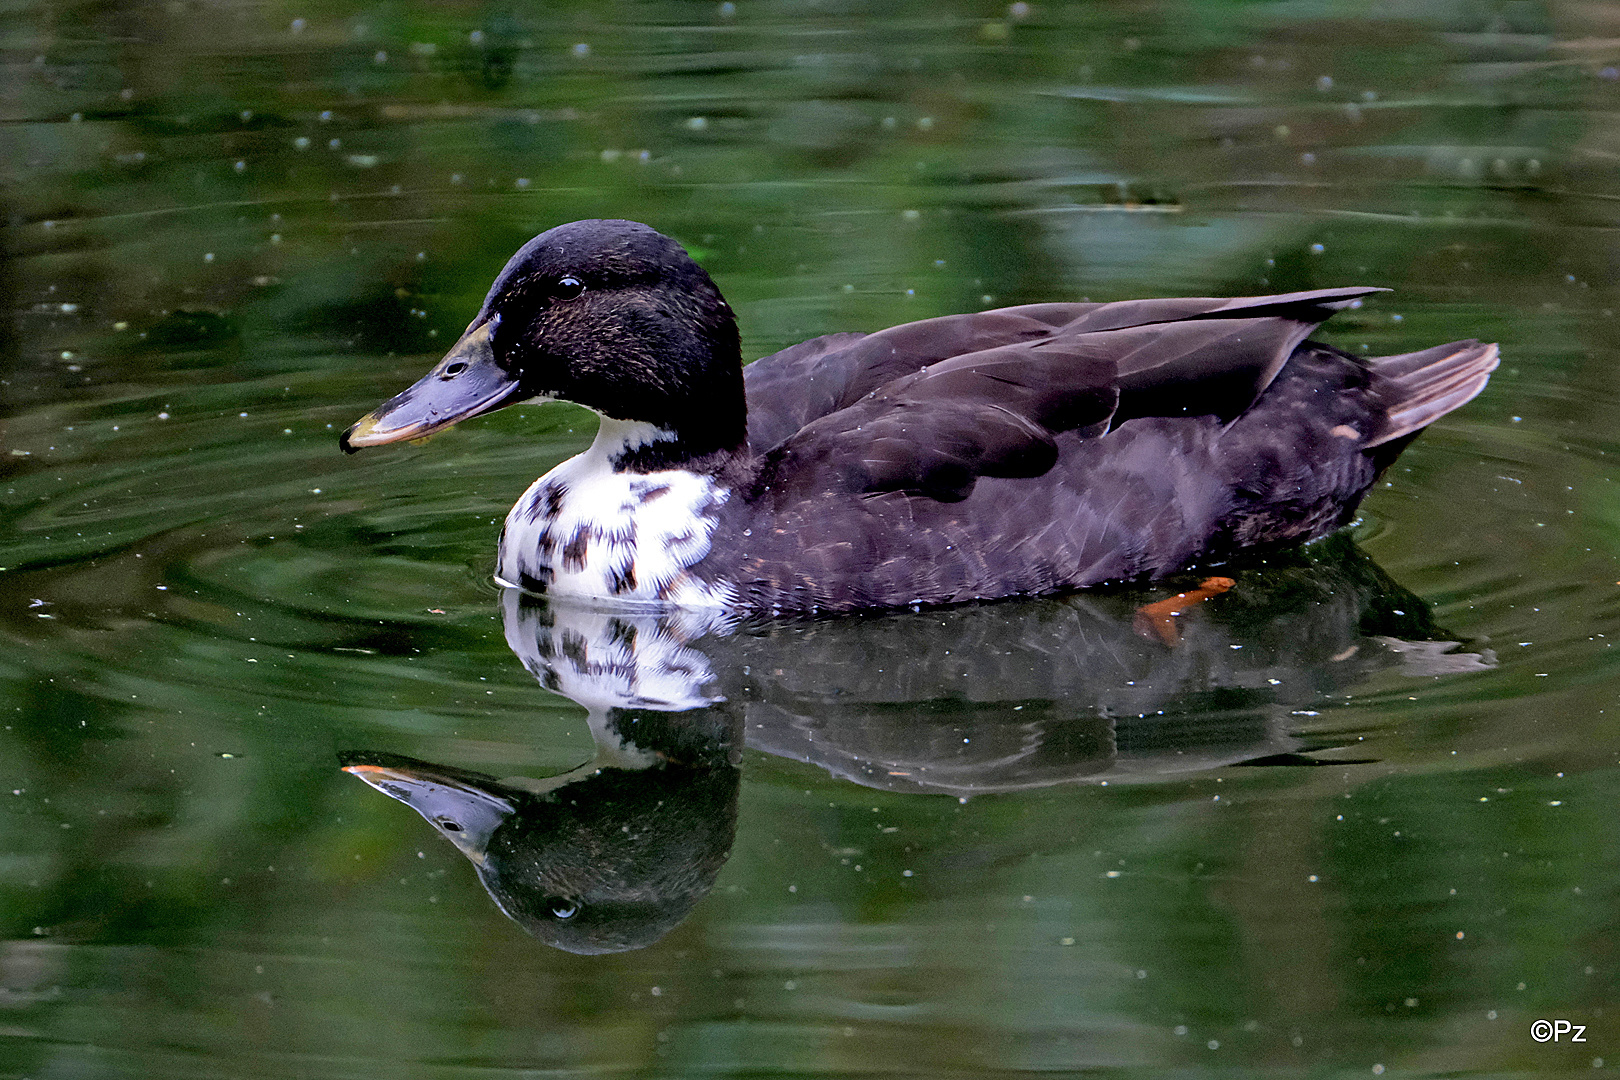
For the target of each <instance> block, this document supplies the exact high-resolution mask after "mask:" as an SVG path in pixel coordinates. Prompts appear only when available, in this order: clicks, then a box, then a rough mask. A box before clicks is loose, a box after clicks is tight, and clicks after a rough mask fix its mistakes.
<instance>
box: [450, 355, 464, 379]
mask: <svg viewBox="0 0 1620 1080" xmlns="http://www.w3.org/2000/svg"><path fill="white" fill-rule="evenodd" d="M466 370H467V361H465V360H457V361H455V362H454V363H449V364H446V365H444V375H445V378H447V379H453V378H455V377H456V376H457V375H460V374H461V373H462V372H463V371H466Z"/></svg>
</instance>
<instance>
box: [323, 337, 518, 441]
mask: <svg viewBox="0 0 1620 1080" xmlns="http://www.w3.org/2000/svg"><path fill="white" fill-rule="evenodd" d="M496 322H497V320H496V319H490V320H488V321H486V322H484V323H481V324H480V325H479V326H477V327H474V328H473V329H470V330H468V331H467V332H466V333H465V334H463V335H462V337H461V340H460V341H458V342H456V344H455V347H454V348H452V349H451V350H450V352H449V353H448V354H446V356H445V358H444V359H443V360H440V361H439V362H438V364H436V365H434V368H433V370H432V371H430V372H428V373H427V374H426V375H424V376H422V378H421V379H419V380H417V382H416V383H415V384H414V385H412V386H410V387H409V388H407V389H406V390H405V391H403V392H402V393H400V394H396V395H395V396H394V397H391V398H389V399H388V400H387V401H385V402H383V403H382V404H381V405H379V406H377V408H376V409H374V410H373V411H372V412H371V413H370V415H368V416H364V417H362V418H361V419H360V422H359V423H357V424H355V425H354V426H353V427H351V428H350V429H349V430H348V431H345V432H344V433H343V437H342V438H341V439H340V440H339V441H338V442H339V445H341V446H342V447H343V449H344V451H345V452H347V453H350V454H352V453H354V452H355V451H356V450H358V449H360V448H361V447H362V446H382V445H383V444H384V443H393V442H404V441H405V440H407V439H422V438H426V437H427V436H429V435H432V434H433V433H434V432H436V431H442V430H444V429H445V428H447V427H449V426H450V425H451V424H454V423H458V422H459V421H462V420H466V419H468V418H469V417H473V416H478V415H480V414H482V413H487V412H491V411H493V410H495V409H498V408H500V407H501V406H502V405H510V404H511V403H512V402H514V401H517V400H518V398H519V396H520V394H519V389H518V382H517V380H516V379H515V378H513V376H512V375H511V374H510V373H508V372H507V371H506V369H505V368H503V367H501V366H500V364H498V363H496V362H495V354H494V352H493V350H492V349H491V348H490V343H489V339H490V335H491V334H493V333H494V330H495V325H496Z"/></svg>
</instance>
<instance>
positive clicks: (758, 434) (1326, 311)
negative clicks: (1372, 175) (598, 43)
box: [743, 288, 1381, 453]
mask: <svg viewBox="0 0 1620 1080" xmlns="http://www.w3.org/2000/svg"><path fill="white" fill-rule="evenodd" d="M1379 291H1381V290H1378V289H1368V288H1349V289H1319V290H1315V291H1311V292H1296V293H1281V294H1278V295H1274V296H1244V297H1237V298H1235V299H1226V298H1218V297H1190V298H1177V299H1158V300H1122V301H1116V302H1113V303H1072V304H1024V305H1021V306H1018V307H1008V308H995V309H992V310H990V311H979V312H971V313H968V314H963V315H946V316H943V317H941V318H937V319H922V320H920V321H917V322H910V323H902V324H901V325H899V326H892V327H890V328H889V329H887V330H879V331H878V332H876V333H872V334H860V333H845V334H828V335H825V336H823V337H818V338H812V339H811V340H809V341H806V342H802V343H800V344H798V345H794V346H791V347H790V348H786V349H783V350H782V351H780V352H776V353H772V354H771V355H769V356H765V357H761V358H760V359H758V360H756V361H754V362H753V363H752V364H749V365H748V366H747V367H746V368H744V369H743V380H744V384H745V386H746V388H747V396H748V445H749V446H750V447H752V448H753V449H754V451H755V452H756V453H764V452H766V451H768V450H770V449H772V448H773V447H776V446H779V445H781V444H782V443H783V442H785V441H787V440H788V439H789V438H791V437H793V436H794V435H795V434H796V433H797V432H798V431H799V430H800V429H802V428H804V427H805V426H806V425H808V424H810V423H811V422H813V421H815V420H819V419H820V418H822V417H824V416H828V415H831V414H832V413H835V412H837V411H839V410H840V409H847V408H849V407H850V406H851V405H854V404H855V403H856V402H857V401H859V400H860V399H861V398H863V397H865V396H866V395H867V394H869V393H871V392H872V391H874V390H876V389H878V388H879V387H881V386H883V385H885V384H886V383H889V382H893V381H894V380H895V379H899V378H902V377H904V376H906V375H910V374H913V373H915V372H918V371H921V370H922V369H923V368H925V367H929V366H930V365H933V364H937V363H939V362H940V361H943V360H949V359H951V358H953V357H960V356H964V355H967V354H970V353H976V352H982V351H984V350H987V349H994V348H998V347H1001V346H1005V345H1035V344H1037V343H1039V342H1043V341H1048V340H1051V339H1054V338H1064V337H1070V336H1073V335H1076V334H1081V333H1090V332H1095V331H1103V330H1122V329H1127V328H1130V327H1140V326H1153V325H1158V324H1163V323H1169V322H1179V321H1183V320H1189V319H1192V320H1197V319H1223V320H1230V319H1243V318H1257V317H1261V316H1266V315H1276V316H1280V317H1284V318H1288V319H1291V320H1294V321H1300V322H1303V323H1306V324H1308V325H1310V326H1315V325H1316V324H1318V323H1320V322H1322V321H1323V320H1324V319H1326V318H1327V317H1328V316H1329V315H1331V314H1333V312H1334V311H1337V310H1338V309H1339V308H1342V307H1344V306H1345V305H1346V304H1349V303H1351V302H1352V301H1354V300H1356V299H1358V298H1360V297H1363V296H1367V295H1369V294H1370V293H1374V292H1379ZM1272 374H1275V371H1274V370H1273V372H1272Z"/></svg>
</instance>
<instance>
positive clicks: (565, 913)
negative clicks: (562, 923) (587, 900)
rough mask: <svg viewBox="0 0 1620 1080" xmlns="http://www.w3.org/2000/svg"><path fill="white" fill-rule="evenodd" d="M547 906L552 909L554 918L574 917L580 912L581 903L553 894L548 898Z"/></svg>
mask: <svg viewBox="0 0 1620 1080" xmlns="http://www.w3.org/2000/svg"><path fill="white" fill-rule="evenodd" d="M546 907H548V908H549V909H551V917H552V918H553V919H559V920H565V919H572V918H573V917H574V916H575V915H578V914H579V905H578V904H576V903H574V901H572V900H568V899H565V898H563V897H561V896H553V897H550V898H548V899H547V900H546Z"/></svg>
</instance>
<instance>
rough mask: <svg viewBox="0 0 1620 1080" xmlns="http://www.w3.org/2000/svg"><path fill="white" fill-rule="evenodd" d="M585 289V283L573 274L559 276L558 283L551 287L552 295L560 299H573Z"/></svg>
mask: <svg viewBox="0 0 1620 1080" xmlns="http://www.w3.org/2000/svg"><path fill="white" fill-rule="evenodd" d="M584 291H585V283H584V282H583V281H581V280H579V278H577V277H573V276H572V275H570V276H568V277H561V278H558V279H557V283H556V284H555V285H553V286H552V287H551V295H552V296H554V297H556V298H557V299H558V300H572V299H573V298H574V297H576V296H578V295H579V294H580V293H582V292H584Z"/></svg>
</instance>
